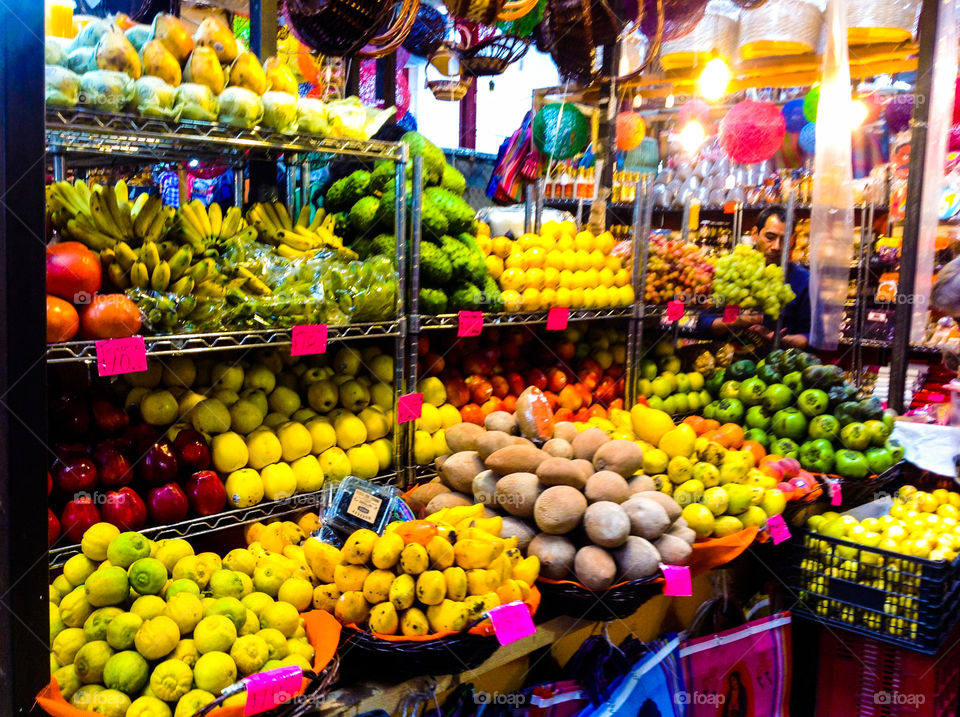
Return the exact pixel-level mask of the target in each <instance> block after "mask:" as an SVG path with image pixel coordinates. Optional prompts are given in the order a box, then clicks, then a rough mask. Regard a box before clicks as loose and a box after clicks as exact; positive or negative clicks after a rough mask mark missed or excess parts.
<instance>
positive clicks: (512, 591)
mask: <svg viewBox="0 0 960 717" xmlns="http://www.w3.org/2000/svg"><path fill="white" fill-rule="evenodd" d="M502 527H503V519H502V518H500V517H494V518H483V506H482V505H470V506H458V507H455V508H445V509H443V510H440V511H438V512H436V513H433V514H432V515H430V516H428V517H427V519H426V520H425V521H413V522H410V523H391V524H390V525H388V526H387V529H386V530H385V531H384V534H383V536H378V535H377V534H376V533H374V532H373V531H371V530H358V531H356V532H354V533H353V534H352V535H351V536H350V537H349V538H348V539H347V541H346V542H345V543H344V546H343V548H339V549H338V548H335V547H333V546H332V545H328V544H326V543H321V542H320V541H318V540H316V539H314V538H308V539H307V541H306V542H305V543H304V553H305V555H306V558H307V562H308V564H309V565H310V567H311V569H312V570H313V572H314V574H315V575H316V576H317V577H318V578H319V579H320V580H321V581H323V583H324V584H322V585H320V586H318V587H317V588H316V589H315V591H314V600H313V604H314V607H317V608H322V609H325V610H328V611H331V612H333V614H334V615H335V616H336V618H337V619H338V620H340V621H341V622H342V623H344V624H355V625H358V626H363V627H366V628H367V629H369V630H370V631H371V632H373V633H379V634H383V635H396V634H402V635H407V636H417V635H427V634H432V633H441V632H459V631H461V630H463V629H465V628H467V627H468V626H469V625H471V624H472V623H473V622H474V621H476V620H477V619H479V618H480V617H481V616H482V615H483V613H484V612H486V611H487V610H490V609H491V608H494V607H497V606H499V605H502V604H505V603H508V602H513V601H515V600H524V599H526V598H527V597H528V596H529V594H530V586H532V585H533V583H534V582H535V581H536V579H537V575H538V574H539V572H540V561H539V560H538V559H537V558H536V557H527V558H524V557H522V555H521V553H520V551H519V550H518V549H517V539H516V538H511V539H509V540H504V539H503V538H500V537H498V536H499V534H500V531H501V529H502ZM454 535H455V539H453V536H454ZM451 539H453V542H451Z"/></svg>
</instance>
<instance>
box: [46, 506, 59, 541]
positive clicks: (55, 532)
mask: <svg viewBox="0 0 960 717" xmlns="http://www.w3.org/2000/svg"><path fill="white" fill-rule="evenodd" d="M59 537H60V521H59V520H57V516H56V515H55V514H54V512H53V511H52V510H50V509H49V508H47V545H53V544H54V543H55V542H57V538H59Z"/></svg>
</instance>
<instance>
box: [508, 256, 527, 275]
mask: <svg viewBox="0 0 960 717" xmlns="http://www.w3.org/2000/svg"><path fill="white" fill-rule="evenodd" d="M503 265H504V267H506V268H507V269H520V270H521V271H522V270H523V269H526V268H527V256H526V254H523V253H522V252H517V253H513V254H510V256H508V257H507V258H506V259H504V261H503Z"/></svg>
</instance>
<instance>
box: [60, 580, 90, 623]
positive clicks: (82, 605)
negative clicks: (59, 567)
mask: <svg viewBox="0 0 960 717" xmlns="http://www.w3.org/2000/svg"><path fill="white" fill-rule="evenodd" d="M92 612H93V608H92V607H91V606H90V602H89V601H88V600H87V589H86V588H85V587H84V586H83V585H81V586H80V587H78V588H74V589H73V590H71V591H70V592H69V593H67V594H66V595H64V596H63V599H62V600H61V601H60V619H61V620H63V624H64V625H66V626H67V627H81V626H82V625H83V623H84V622H85V621H86V619H87V618H88V617H90V613H92Z"/></svg>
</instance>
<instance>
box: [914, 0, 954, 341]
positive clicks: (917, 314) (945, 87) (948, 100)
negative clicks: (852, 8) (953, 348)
mask: <svg viewBox="0 0 960 717" xmlns="http://www.w3.org/2000/svg"><path fill="white" fill-rule="evenodd" d="M955 15H956V6H955V4H954V1H953V0H940V13H939V16H938V19H939V22H938V23H937V41H936V49H935V50H934V57H933V65H932V67H933V69H932V72H933V76H932V77H931V80H930V97H928V98H926V100H927V102H929V103H930V114H929V124H928V125H927V145H926V147H925V149H924V151H925V152H926V156H925V157H924V163H923V195H922V196H921V198H920V233H919V237H918V240H917V273H916V279H915V281H914V285H913V296H912V297H908V298H909V299H910V300H911V302H912V306H913V316H912V317H911V320H910V341H911V342H913V343H921V342H922V341H923V338H924V333H925V332H926V328H927V311H928V309H929V308H930V289H931V287H932V285H933V255H934V254H935V253H936V242H937V226H938V224H939V221H938V215H939V210H940V190H941V186H942V183H943V166H944V162H945V161H946V156H947V135H948V134H949V132H950V123H951V121H952V118H953V98H954V91H955V81H956V75H957V26H956V17H955ZM915 106H916V105H915Z"/></svg>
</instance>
